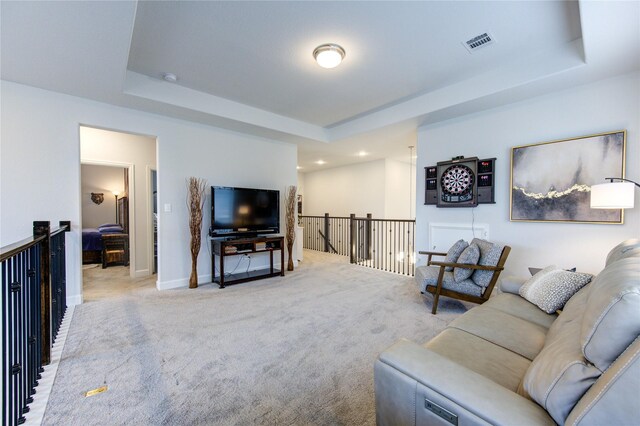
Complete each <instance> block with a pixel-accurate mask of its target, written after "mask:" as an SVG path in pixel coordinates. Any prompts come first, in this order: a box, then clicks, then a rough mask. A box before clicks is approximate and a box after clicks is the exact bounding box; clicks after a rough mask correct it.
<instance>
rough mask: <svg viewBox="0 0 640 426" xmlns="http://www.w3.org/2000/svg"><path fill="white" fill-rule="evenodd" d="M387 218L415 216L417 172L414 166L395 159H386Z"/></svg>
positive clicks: (385, 211)
mask: <svg viewBox="0 0 640 426" xmlns="http://www.w3.org/2000/svg"><path fill="white" fill-rule="evenodd" d="M384 184H385V192H384V195H385V198H384V218H385V219H413V218H414V217H415V211H416V210H415V199H416V198H415V193H416V191H415V189H416V185H415V173H414V170H413V166H412V165H411V164H409V163H403V162H401V161H395V160H389V159H387V160H385V181H384Z"/></svg>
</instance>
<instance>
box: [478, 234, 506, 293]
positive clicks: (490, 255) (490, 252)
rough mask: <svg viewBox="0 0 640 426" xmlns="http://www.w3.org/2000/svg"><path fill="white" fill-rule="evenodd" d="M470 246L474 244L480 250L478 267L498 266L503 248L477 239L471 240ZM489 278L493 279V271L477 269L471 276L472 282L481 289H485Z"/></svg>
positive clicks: (489, 280)
mask: <svg viewBox="0 0 640 426" xmlns="http://www.w3.org/2000/svg"><path fill="white" fill-rule="evenodd" d="M471 244H476V245H477V246H478V248H479V249H480V260H479V261H478V265H482V266H496V265H497V264H498V261H499V260H500V256H501V255H502V250H503V249H504V246H502V245H500V244H495V243H492V242H489V241H486V240H481V239H479V238H474V239H473V240H471ZM491 278H493V271H481V270H479V269H478V270H476V271H475V272H474V273H473V275H472V276H471V279H472V280H473V282H474V283H476V284H477V285H479V286H481V287H487V286H488V285H489V283H490V282H491Z"/></svg>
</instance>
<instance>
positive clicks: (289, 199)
mask: <svg viewBox="0 0 640 426" xmlns="http://www.w3.org/2000/svg"><path fill="white" fill-rule="evenodd" d="M296 191H297V188H296V187H295V186H288V187H287V190H286V191H285V197H284V204H285V206H284V208H285V224H286V232H285V238H286V241H287V250H288V251H289V262H288V264H287V270H288V271H293V253H292V251H293V242H294V241H295V240H296Z"/></svg>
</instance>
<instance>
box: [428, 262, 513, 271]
mask: <svg viewBox="0 0 640 426" xmlns="http://www.w3.org/2000/svg"><path fill="white" fill-rule="evenodd" d="M431 265H433V266H440V267H447V266H451V267H452V268H466V269H479V270H481V271H502V270H503V269H504V268H503V267H501V266H485V265H475V264H473V263H453V262H437V261H433V262H431Z"/></svg>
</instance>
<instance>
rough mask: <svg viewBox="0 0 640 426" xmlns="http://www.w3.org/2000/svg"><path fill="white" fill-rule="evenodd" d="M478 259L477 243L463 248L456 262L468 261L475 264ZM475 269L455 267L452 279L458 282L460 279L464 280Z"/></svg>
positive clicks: (478, 249)
mask: <svg viewBox="0 0 640 426" xmlns="http://www.w3.org/2000/svg"><path fill="white" fill-rule="evenodd" d="M478 260H480V248H479V247H478V245H477V244H473V243H472V244H471V245H470V246H469V247H467V248H466V249H464V251H463V252H462V254H461V255H460V257H459V258H458V261H457V262H456V263H469V264H472V265H477V264H478ZM474 270H475V269H470V268H455V269H454V270H453V279H454V280H455V281H456V282H457V283H459V282H460V281H464V280H466V279H467V278H469V277H470V276H471V274H473V271H474Z"/></svg>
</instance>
